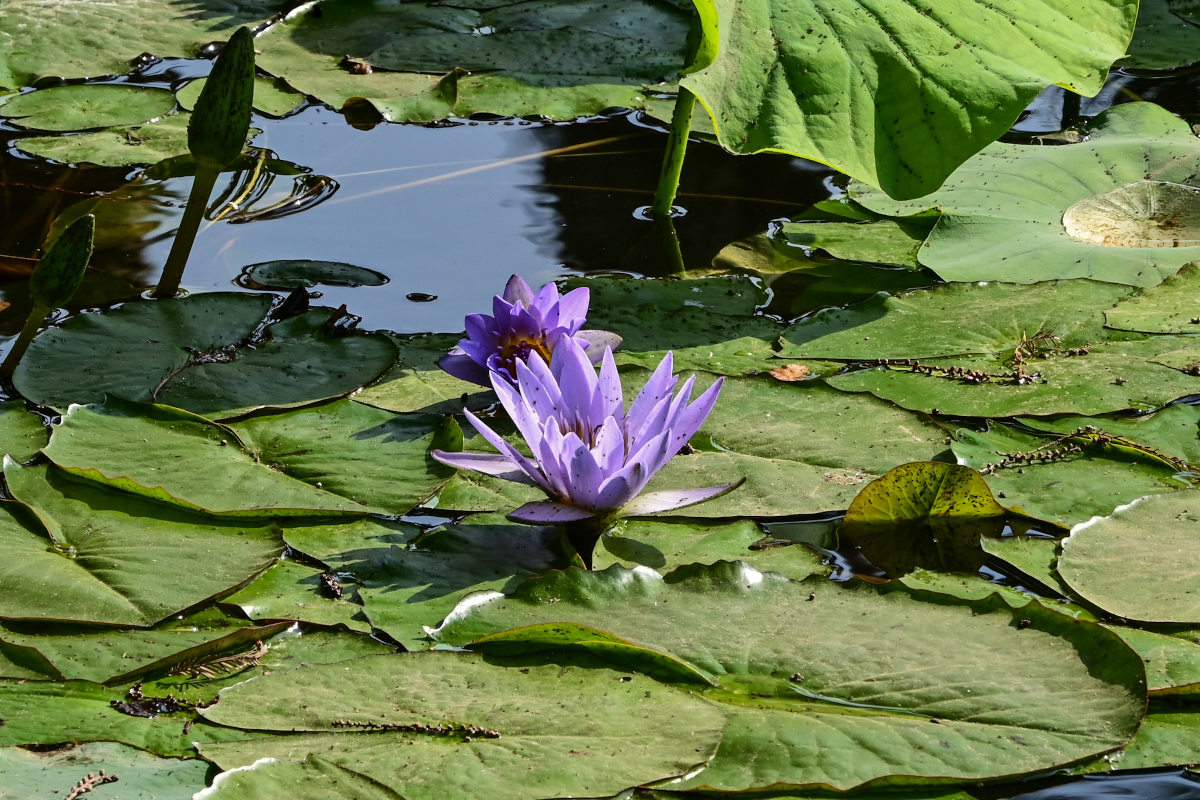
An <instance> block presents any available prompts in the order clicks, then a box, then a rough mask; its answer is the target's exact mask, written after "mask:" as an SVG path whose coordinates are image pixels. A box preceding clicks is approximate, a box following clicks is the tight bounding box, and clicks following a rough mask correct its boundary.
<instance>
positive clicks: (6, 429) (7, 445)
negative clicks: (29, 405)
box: [0, 400, 49, 461]
mask: <svg viewBox="0 0 1200 800" xmlns="http://www.w3.org/2000/svg"><path fill="white" fill-rule="evenodd" d="M48 436H49V432H48V431H47V430H46V426H45V425H44V424H43V423H42V420H41V418H40V417H38V416H37V415H36V414H31V413H29V412H28V411H26V410H25V404H24V403H23V402H21V401H20V400H9V401H7V402H4V403H0V451H3V452H0V455H4V454H8V455H10V456H12V457H13V458H14V459H16V460H17V461H28V460H29V459H31V458H33V456H34V454H35V453H37V451H38V450H41V449H42V447H43V446H44V445H45V444H46V439H47V438H48Z"/></svg>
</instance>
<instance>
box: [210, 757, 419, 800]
mask: <svg viewBox="0 0 1200 800" xmlns="http://www.w3.org/2000/svg"><path fill="white" fill-rule="evenodd" d="M284 796H286V797H289V798H291V800H326V798H329V797H353V798H355V800H404V798H403V797H402V796H401V795H399V794H396V792H394V791H392V790H391V789H389V788H387V786H385V785H383V784H382V783H379V782H378V781H375V780H373V779H371V778H368V777H366V776H365V775H362V774H359V773H357V772H355V771H353V770H350V769H346V768H345V767H340V766H338V765H337V764H333V763H330V762H329V761H325V760H323V759H321V758H319V757H317V756H315V755H313V756H309V757H308V758H306V759H304V760H303V761H299V762H289V761H274V760H271V759H264V760H261V761H256V762H255V763H254V764H252V765H250V766H249V768H246V767H238V768H234V769H232V770H230V771H229V772H223V773H221V774H220V775H218V776H217V777H216V778H214V779H213V782H212V788H211V789H210V790H209V791H207V792H205V794H204V797H205V800H276V798H279V797H284Z"/></svg>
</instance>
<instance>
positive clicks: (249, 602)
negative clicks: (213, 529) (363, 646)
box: [221, 559, 371, 633]
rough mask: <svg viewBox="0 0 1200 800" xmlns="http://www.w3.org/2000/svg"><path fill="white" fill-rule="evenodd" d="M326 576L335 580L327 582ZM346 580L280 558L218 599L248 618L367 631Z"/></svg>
mask: <svg viewBox="0 0 1200 800" xmlns="http://www.w3.org/2000/svg"><path fill="white" fill-rule="evenodd" d="M342 577H347V576H342ZM328 578H332V580H335V581H337V583H336V584H333V583H330V582H328ZM347 583H348V584H349V585H344V584H343V583H342V581H341V579H340V578H339V576H338V575H337V574H336V573H330V572H328V571H326V570H323V569H321V568H319V567H306V566H304V565H303V564H298V563H296V562H295V561H291V560H289V559H281V560H279V561H278V562H276V563H275V564H272V565H271V566H270V567H268V568H267V569H266V571H265V572H263V573H262V574H261V575H259V576H258V577H257V578H255V579H254V581H252V582H251V583H250V585H249V586H246V587H244V588H242V589H240V590H238V591H237V592H235V593H234V594H231V595H229V596H228V597H226V598H224V599H223V600H222V601H221V602H223V603H225V604H228V605H235V606H237V607H238V608H239V609H241V611H242V613H243V614H245V615H246V616H247V617H248V618H250V619H256V620H267V619H278V620H296V621H298V622H307V623H311V624H313V625H327V626H338V625H340V626H343V627H345V628H347V629H349V630H352V631H359V632H361V633H370V632H371V624H370V623H369V622H367V620H366V617H365V616H364V615H363V613H362V610H363V609H362V605H361V603H360V602H356V600H357V597H356V594H357V593H356V592H355V590H354V585H353V583H351V582H350V581H349V579H348V578H347ZM326 586H328V587H329V588H325V587H326ZM334 586H336V587H337V588H336V589H335V588H333V587H334ZM339 592H340V593H341V595H340V596H338V593H339Z"/></svg>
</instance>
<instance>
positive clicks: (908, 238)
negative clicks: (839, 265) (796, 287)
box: [779, 199, 940, 269]
mask: <svg viewBox="0 0 1200 800" xmlns="http://www.w3.org/2000/svg"><path fill="white" fill-rule="evenodd" d="M939 216H940V214H938V213H937V212H936V211H931V212H929V213H926V214H914V215H913V216H910V217H881V216H879V215H878V214H873V213H871V212H869V211H867V210H866V209H865V208H863V207H862V206H859V205H858V204H857V203H854V202H852V201H846V200H844V199H843V200H842V201H837V200H829V201H825V202H823V203H818V204H817V205H816V206H814V207H813V208H812V209H810V210H809V211H808V212H806V213H804V214H802V215H801V217H800V218H797V219H793V220H792V221H791V222H785V223H783V225H782V226H781V227H780V229H779V232H780V234H782V236H783V238H784V240H786V241H787V242H788V244H790V245H793V246H796V247H802V248H806V249H807V248H818V249H821V250H824V251H825V252H826V253H829V255H831V256H833V257H835V258H840V259H844V260H846V261H865V262H867V263H872V264H892V265H895V266H899V267H908V268H909V269H919V268H920V265H919V264H918V263H917V250H918V248H920V246H921V243H922V242H923V241H925V238H926V237H927V236H929V231H930V230H931V229H932V228H933V225H934V223H935V222H937V218H938V217H939Z"/></svg>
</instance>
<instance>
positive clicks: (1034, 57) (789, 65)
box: [682, 0, 1137, 197]
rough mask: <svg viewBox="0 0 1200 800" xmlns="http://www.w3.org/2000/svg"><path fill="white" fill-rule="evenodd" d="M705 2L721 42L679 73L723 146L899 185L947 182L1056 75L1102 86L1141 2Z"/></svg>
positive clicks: (894, 189) (711, 31) (888, 186)
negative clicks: (712, 55)
mask: <svg viewBox="0 0 1200 800" xmlns="http://www.w3.org/2000/svg"><path fill="white" fill-rule="evenodd" d="M698 5H699V6H700V8H701V9H702V10H704V8H705V7H706V6H707V7H708V8H709V9H711V10H712V11H715V15H716V17H717V20H716V21H715V22H710V23H709V24H708V25H706V26H705V27H706V29H705V35H706V37H708V38H709V39H710V40H711V39H719V41H720V52H719V53H718V55H717V57H716V61H715V62H714V63H713V64H711V65H710V66H707V67H706V68H705V69H702V70H701V71H699V72H695V73H692V74H690V75H688V76H686V77H685V78H684V79H683V80H682V84H683V85H684V86H686V87H687V88H689V89H691V90H692V91H693V92H695V94H696V95H697V97H699V98H700V100H701V101H702V102H703V103H704V104H705V105H706V106H707V107H708V108H709V109H710V110H711V112H712V114H713V117H714V119H715V123H716V128H717V132H718V135H719V138H720V141H721V144H722V145H724V146H725V147H727V148H729V149H730V150H733V151H734V152H738V153H753V152H758V151H761V150H785V151H787V152H790V153H795V154H797V155H802V156H805V157H807V158H812V159H814V160H817V161H820V162H822V163H825V164H830V165H831V166H833V167H835V168H836V169H838V170H840V171H842V172H845V173H847V174H849V175H852V176H854V177H856V178H859V179H861V180H863V181H866V182H868V183H870V184H872V185H875V186H882V187H883V188H884V189H885V190H887V191H888V192H889V193H891V194H894V195H895V196H897V197H915V196H917V195H920V194H923V193H925V192H928V191H931V190H932V189H934V188H936V187H937V186H938V184H940V183H941V182H942V181H943V180H944V179H945V178H946V176H947V175H949V174H950V173H951V172H952V171H953V170H954V168H955V167H956V166H958V165H959V164H960V163H962V161H964V160H965V159H966V158H967V157H968V156H970V155H971V154H972V153H974V152H975V151H977V150H978V149H979V148H981V147H982V146H984V145H985V144H987V143H989V142H991V141H993V140H995V139H996V138H998V137H999V136H1000V134H1002V133H1004V131H1005V130H1007V129H1008V127H1009V126H1010V125H1011V124H1012V122H1013V120H1015V119H1016V118H1017V115H1018V114H1019V113H1020V112H1021V110H1022V109H1023V108H1024V107H1025V105H1026V103H1028V102H1029V101H1030V100H1032V99H1033V98H1034V96H1035V95H1037V93H1038V92H1040V91H1041V90H1042V89H1044V88H1045V87H1046V86H1047V85H1049V84H1053V83H1058V84H1063V85H1070V86H1072V87H1073V88H1074V89H1075V90H1076V91H1079V92H1080V93H1081V94H1084V95H1091V94H1095V93H1096V92H1098V91H1099V90H1100V87H1101V86H1102V85H1103V82H1104V77H1105V75H1106V74H1107V72H1108V67H1109V65H1110V64H1111V63H1112V62H1113V61H1114V60H1115V59H1117V58H1120V57H1121V56H1123V55H1124V54H1125V45H1126V44H1127V43H1128V39H1129V33H1130V31H1131V30H1132V28H1133V23H1134V17H1135V16H1136V13H1137V4H1136V3H1134V2H1109V1H1108V0H1093V1H1088V2H1080V3H1076V4H1073V5H1072V6H1071V7H1070V8H1069V9H1068V8H1064V7H1063V6H1062V5H1061V4H1059V3H1055V2H1029V0H1002V1H1001V2H982V1H980V2H976V0H957V1H956V2H942V3H939V4H938V5H937V8H936V11H931V10H930V9H928V8H924V7H918V6H914V5H910V4H907V3H891V2H888V3H867V2H861V1H858V0H750V1H749V2H747V1H746V0H703V2H700V3H698ZM710 13H712V12H711V11H710ZM702 17H703V15H702ZM709 19H711V17H709Z"/></svg>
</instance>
